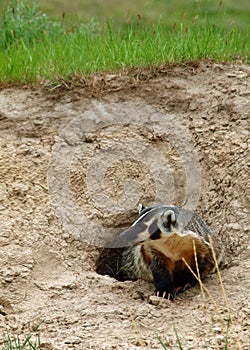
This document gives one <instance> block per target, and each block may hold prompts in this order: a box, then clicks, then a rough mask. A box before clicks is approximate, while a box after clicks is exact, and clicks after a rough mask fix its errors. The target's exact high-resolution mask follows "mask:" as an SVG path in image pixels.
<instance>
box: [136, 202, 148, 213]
mask: <svg viewBox="0 0 250 350" xmlns="http://www.w3.org/2000/svg"><path fill="white" fill-rule="evenodd" d="M145 208H146V207H144V205H143V204H142V203H139V204H138V207H137V209H138V212H139V214H141V212H142V211H143V209H145Z"/></svg>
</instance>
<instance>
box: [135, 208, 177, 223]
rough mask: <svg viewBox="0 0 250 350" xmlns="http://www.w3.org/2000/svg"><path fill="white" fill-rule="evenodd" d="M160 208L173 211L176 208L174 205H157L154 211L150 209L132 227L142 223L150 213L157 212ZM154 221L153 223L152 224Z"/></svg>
mask: <svg viewBox="0 0 250 350" xmlns="http://www.w3.org/2000/svg"><path fill="white" fill-rule="evenodd" d="M159 208H167V209H171V208H174V206H173V205H157V206H155V207H153V208H152V209H150V210H149V211H147V212H146V213H144V214H143V215H141V216H140V217H139V218H138V219H137V220H136V221H135V222H134V223H133V224H132V226H135V225H136V224H137V223H138V222H139V221H141V220H142V219H143V218H145V217H146V216H147V215H148V214H149V213H151V212H152V211H154V210H157V209H159ZM152 222H153V221H151V223H152Z"/></svg>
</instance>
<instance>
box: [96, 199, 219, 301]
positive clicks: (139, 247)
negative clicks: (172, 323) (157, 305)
mask: <svg viewBox="0 0 250 350" xmlns="http://www.w3.org/2000/svg"><path fill="white" fill-rule="evenodd" d="M138 209H139V215H138V217H137V219H136V220H135V221H134V223H133V224H132V225H131V226H130V227H129V228H128V229H126V230H125V231H123V232H121V234H120V238H121V239H122V240H123V241H124V245H125V247H124V248H120V249H118V250H117V251H116V252H114V251H113V253H114V254H113V256H111V255H112V254H111V252H110V253H108V254H110V260H109V259H107V258H106V259H105V260H106V262H107V263H108V264H106V267H107V269H102V268H100V263H99V273H101V274H106V273H108V274H110V273H109V272H110V271H112V273H114V264H115V273H114V277H116V278H117V279H118V280H122V281H124V280H137V279H143V280H146V281H149V282H153V283H154V285H155V294H156V295H157V296H160V297H163V298H167V299H170V300H173V299H174V298H175V296H176V295H177V294H178V293H180V292H183V291H185V290H186V289H187V288H190V287H192V286H193V285H195V284H196V283H197V276H199V277H200V279H201V280H203V279H204V278H205V277H206V276H207V275H208V274H210V273H213V272H214V271H215V269H216V263H215V259H214V258H215V257H216V261H217V263H218V265H220V264H221V263H222V260H223V246H222V244H221V242H220V241H219V239H212V234H211V231H210V229H209V227H208V226H207V225H206V223H205V222H204V221H203V220H202V219H201V218H200V217H199V216H198V215H197V214H195V213H194V212H192V211H190V210H187V209H184V208H182V207H179V206H172V205H163V204H160V205H153V206H149V207H144V206H143V205H141V204H140V205H139V207H138ZM213 252H214V254H215V257H214V254H213ZM114 257H115V262H114ZM109 263H110V266H108V265H109ZM112 264H113V266H112ZM197 267H198V268H197ZM97 272H98V269H97ZM195 275H196V276H195Z"/></svg>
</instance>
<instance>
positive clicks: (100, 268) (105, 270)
mask: <svg viewBox="0 0 250 350" xmlns="http://www.w3.org/2000/svg"><path fill="white" fill-rule="evenodd" d="M125 249H126V248H102V250H101V252H100V254H99V257H98V259H97V261H96V272H97V273H98V274H99V275H108V276H110V277H112V278H115V279H116V280H118V281H122V282H124V281H127V280H129V279H130V278H129V277H128V276H126V274H125V271H123V270H122V266H121V256H122V253H123V252H124V250H125Z"/></svg>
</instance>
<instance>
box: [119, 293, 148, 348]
mask: <svg viewBox="0 0 250 350" xmlns="http://www.w3.org/2000/svg"><path fill="white" fill-rule="evenodd" d="M122 296H123V299H124V302H125V304H126V308H127V311H128V315H129V318H130V320H131V323H132V325H133V328H134V330H135V333H136V336H137V339H138V343H139V344H140V346H141V348H142V349H144V342H143V340H142V336H141V333H140V330H139V328H138V326H137V324H136V322H135V319H134V317H133V315H132V312H131V310H130V308H129V306H128V303H127V300H126V298H125V295H124V292H122Z"/></svg>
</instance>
